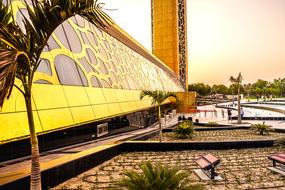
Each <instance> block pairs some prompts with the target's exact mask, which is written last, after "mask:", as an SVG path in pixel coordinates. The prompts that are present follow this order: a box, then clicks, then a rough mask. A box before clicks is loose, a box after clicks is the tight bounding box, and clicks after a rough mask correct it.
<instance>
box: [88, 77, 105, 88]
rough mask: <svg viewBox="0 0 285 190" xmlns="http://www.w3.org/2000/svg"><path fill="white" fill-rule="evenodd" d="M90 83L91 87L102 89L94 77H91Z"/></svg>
mask: <svg viewBox="0 0 285 190" xmlns="http://www.w3.org/2000/svg"><path fill="white" fill-rule="evenodd" d="M90 82H91V86H93V87H102V84H101V83H100V81H99V80H98V78H97V77H95V76H92V77H91V79H90Z"/></svg>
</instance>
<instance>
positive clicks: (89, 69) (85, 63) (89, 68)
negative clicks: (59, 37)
mask: <svg viewBox="0 0 285 190" xmlns="http://www.w3.org/2000/svg"><path fill="white" fill-rule="evenodd" d="M78 61H79V62H80V63H81V65H82V66H83V68H84V69H85V71H86V72H87V73H90V72H94V69H93V67H92V66H91V65H89V63H88V61H87V59H86V58H85V57H83V58H79V59H78Z"/></svg>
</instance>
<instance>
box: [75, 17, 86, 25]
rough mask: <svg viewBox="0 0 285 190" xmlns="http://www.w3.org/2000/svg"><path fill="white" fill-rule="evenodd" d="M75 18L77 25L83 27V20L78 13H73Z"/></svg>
mask: <svg viewBox="0 0 285 190" xmlns="http://www.w3.org/2000/svg"><path fill="white" fill-rule="evenodd" d="M75 19H76V20H77V23H76V24H77V25H78V26H80V27H82V28H84V27H85V20H84V18H82V17H81V16H79V15H75Z"/></svg>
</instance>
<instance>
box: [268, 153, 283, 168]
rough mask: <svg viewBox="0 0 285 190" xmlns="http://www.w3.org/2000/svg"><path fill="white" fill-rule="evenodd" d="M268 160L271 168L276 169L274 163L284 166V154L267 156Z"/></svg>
mask: <svg viewBox="0 0 285 190" xmlns="http://www.w3.org/2000/svg"><path fill="white" fill-rule="evenodd" d="M268 159H269V160H272V162H273V167H276V163H280V164H283V165H284V164H285V154H282V153H277V154H271V155H269V156H268Z"/></svg>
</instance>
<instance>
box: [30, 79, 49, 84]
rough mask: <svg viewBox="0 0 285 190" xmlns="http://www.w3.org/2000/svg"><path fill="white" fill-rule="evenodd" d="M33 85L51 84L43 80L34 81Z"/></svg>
mask: <svg viewBox="0 0 285 190" xmlns="http://www.w3.org/2000/svg"><path fill="white" fill-rule="evenodd" d="M34 83H37V84H52V83H51V82H49V81H47V80H43V79H40V80H36V81H35V82H34Z"/></svg>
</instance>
